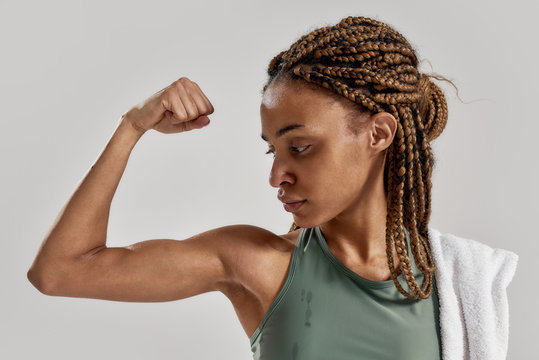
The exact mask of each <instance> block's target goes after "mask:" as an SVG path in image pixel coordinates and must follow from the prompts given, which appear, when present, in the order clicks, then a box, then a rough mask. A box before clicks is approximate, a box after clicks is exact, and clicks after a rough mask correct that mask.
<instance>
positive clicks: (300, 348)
mask: <svg viewBox="0 0 539 360" xmlns="http://www.w3.org/2000/svg"><path fill="white" fill-rule="evenodd" d="M405 233H406V241H407V245H408V254H409V256H410V261H411V265H412V271H413V273H414V275H415V278H416V279H417V282H418V285H419V286H421V284H422V283H423V279H424V275H423V274H422V273H421V272H420V271H419V270H418V269H417V267H416V265H415V262H414V259H413V256H412V255H411V254H412V252H411V249H410V239H409V233H408V231H407V230H406V229H405ZM398 280H399V282H400V284H401V285H402V286H403V288H404V289H405V290H406V291H408V292H410V288H409V287H408V285H407V284H406V281H405V280H404V276H403V274H402V273H401V274H399V275H398ZM433 285H434V288H433V292H432V295H431V296H430V297H429V298H428V299H424V300H421V299H411V298H408V297H406V296H404V295H402V294H401V293H400V292H399V291H398V290H397V288H396V287H395V284H394V283H393V280H387V281H372V280H369V279H365V278H363V277H361V276H359V275H358V274H356V273H355V272H353V271H352V270H350V269H349V268H348V267H346V266H345V265H344V264H343V263H342V262H340V261H339V260H338V259H337V258H336V257H335V256H334V255H333V253H332V252H331V251H330V249H329V247H328V246H327V243H326V240H325V238H324V235H323V233H322V231H321V229H320V227H319V226H317V227H314V228H304V229H302V230H301V233H300V235H299V237H298V240H297V242H296V246H295V248H294V251H293V253H292V256H291V260H290V267H289V270H288V275H287V278H286V280H285V283H284V284H283V286H282V288H281V289H280V291H279V293H278V294H277V296H276V297H275V299H274V300H273V302H272V304H271V305H270V307H269V309H268V311H267V312H266V314H265V315H264V317H263V318H262V320H261V322H260V324H259V325H258V327H257V329H256V330H255V332H254V333H253V335H252V336H251V338H250V344H251V351H252V353H253V359H254V360H288V359H291V360H328V359H331V360H351V359H369V360H382V359H384V360H386V359H387V360H389V359H391V360H394V359H401V360H409V359H410V360H411V359H414V360H416V359H429V360H436V359H441V357H442V355H441V342H440V327H439V309H438V294H437V287H436V281H434V284H433Z"/></svg>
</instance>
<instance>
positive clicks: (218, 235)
mask: <svg viewBox="0 0 539 360" xmlns="http://www.w3.org/2000/svg"><path fill="white" fill-rule="evenodd" d="M210 231H212V232H214V234H213V235H212V237H214V238H215V239H218V241H217V243H218V245H217V246H218V252H219V257H220V258H221V261H222V263H223V264H224V266H225V268H226V269H227V273H228V274H229V276H228V278H229V281H230V283H231V285H232V286H238V285H242V286H244V285H246V284H249V283H251V282H252V281H253V279H251V277H253V276H256V274H257V273H258V271H257V269H259V268H261V267H262V268H271V266H272V263H274V262H275V261H276V258H278V257H282V256H283V255H284V256H286V254H288V253H291V252H292V251H293V249H294V246H295V241H296V239H297V237H298V234H299V232H300V230H296V231H292V232H289V233H284V234H281V235H279V234H276V233H274V232H272V231H270V230H267V229H264V228H262V227H258V226H254V225H247V224H236V225H227V226H223V227H219V228H216V229H213V230H210Z"/></svg>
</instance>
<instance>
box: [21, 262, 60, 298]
mask: <svg viewBox="0 0 539 360" xmlns="http://www.w3.org/2000/svg"><path fill="white" fill-rule="evenodd" d="M26 277H27V278H28V281H30V283H31V284H32V285H33V286H34V287H35V288H36V289H37V290H39V292H41V293H42V294H44V295H54V288H55V286H54V285H53V284H54V281H52V279H51V278H50V277H47V276H44V274H43V272H41V271H38V270H36V269H34V268H33V267H31V268H30V269H29V270H28V272H27V273H26Z"/></svg>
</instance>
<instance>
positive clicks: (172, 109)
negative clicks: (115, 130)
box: [122, 77, 214, 134]
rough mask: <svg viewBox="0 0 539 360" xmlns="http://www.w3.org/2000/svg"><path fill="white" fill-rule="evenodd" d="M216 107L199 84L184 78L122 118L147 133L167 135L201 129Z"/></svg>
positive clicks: (132, 109) (138, 105) (135, 107)
mask: <svg viewBox="0 0 539 360" xmlns="http://www.w3.org/2000/svg"><path fill="white" fill-rule="evenodd" d="M213 110H214V109H213V106H212V104H211V103H210V101H209V100H208V98H207V97H206V95H204V93H203V92H202V90H200V87H199V86H198V84H197V83H195V82H194V81H191V80H189V79H188V78H186V77H181V78H179V79H178V80H176V81H174V82H173V83H172V84H170V85H169V86H167V87H166V88H164V89H162V90H161V91H158V92H156V93H155V94H153V95H152V96H150V97H149V98H148V99H146V100H144V101H143V102H141V103H139V104H137V105H135V106H134V107H133V108H131V109H130V110H129V111H128V112H126V113H125V114H124V115H123V116H122V119H123V120H125V121H127V122H129V123H130V124H131V125H132V126H133V127H134V128H135V129H137V130H138V131H140V132H142V133H144V132H146V131H148V130H150V129H155V130H157V131H159V132H162V133H165V134H171V133H179V132H183V131H189V130H192V129H199V128H201V127H204V126H206V125H208V124H209V123H210V119H209V118H208V116H207V115H209V114H211V113H213Z"/></svg>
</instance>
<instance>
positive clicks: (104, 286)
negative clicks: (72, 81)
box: [28, 78, 398, 337]
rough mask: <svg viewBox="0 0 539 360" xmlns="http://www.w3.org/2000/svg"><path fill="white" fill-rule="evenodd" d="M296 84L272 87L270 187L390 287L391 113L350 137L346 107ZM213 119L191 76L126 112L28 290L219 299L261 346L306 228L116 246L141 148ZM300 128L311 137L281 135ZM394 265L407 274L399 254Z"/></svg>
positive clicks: (230, 231)
mask: <svg viewBox="0 0 539 360" xmlns="http://www.w3.org/2000/svg"><path fill="white" fill-rule="evenodd" d="M297 86H298V85H296V84H292V83H286V82H277V83H274V84H273V85H271V86H270V87H269V88H268V90H267V91H266V93H265V94H264V97H263V99H262V104H261V107H260V112H261V119H262V133H263V134H264V136H265V137H266V139H267V141H268V145H269V148H270V150H273V151H274V152H275V160H274V163H273V167H272V169H271V173H270V178H269V181H270V185H271V186H273V187H275V188H278V189H282V190H284V196H285V197H289V198H293V199H300V200H303V199H306V200H307V201H306V202H305V203H304V204H303V205H302V206H301V207H300V208H299V209H298V211H296V212H294V213H293V217H294V221H295V222H296V224H298V225H300V226H301V227H303V228H305V227H314V226H317V225H320V227H321V229H322V232H323V233H324V236H325V237H326V239H327V242H328V246H329V248H330V249H331V251H332V252H333V253H334V254H335V256H336V257H337V258H338V259H339V260H340V261H341V262H342V263H343V264H344V265H346V266H347V267H349V268H350V269H351V270H352V271H354V272H356V273H357V274H359V275H360V276H363V277H365V278H367V279H370V280H373V281H382V280H389V279H390V278H391V277H390V271H389V268H388V266H387V258H386V255H385V217H386V207H385V204H386V203H385V201H386V200H385V199H386V198H385V196H386V195H385V194H384V189H383V178H382V176H383V165H384V157H385V151H384V150H385V149H387V147H388V146H389V145H390V144H391V141H392V140H393V136H394V133H395V129H396V121H395V119H394V118H393V117H392V116H391V115H390V114H387V113H379V114H376V115H372V116H369V118H368V119H366V120H368V121H369V126H368V127H367V128H366V130H365V131H364V132H363V133H361V134H360V135H359V136H357V137H356V136H353V135H352V134H349V133H348V132H347V131H346V130H345V122H344V120H342V119H343V118H344V116H345V114H347V113H348V110H347V109H346V108H345V107H344V106H342V105H341V104H339V102H336V103H332V104H330V103H329V102H328V97H327V95H326V94H325V93H324V92H323V91H315V90H312V89H309V88H307V87H305V88H303V87H300V88H298V87H297ZM298 90H300V91H298ZM343 100H346V99H343ZM346 101H347V100H346ZM211 113H213V106H212V105H211V103H210V101H209V100H208V99H207V97H206V96H205V94H204V93H203V92H202V90H201V89H200V88H199V87H198V85H197V84H196V83H194V82H192V81H191V80H189V79H187V78H181V79H179V80H177V81H175V82H174V83H172V84H171V85H170V86H168V87H166V88H164V89H162V90H161V91H159V92H157V93H156V94H154V95H153V96H152V97H150V98H148V99H147V100H145V101H144V102H141V103H140V104H138V105H136V106H135V107H133V108H132V109H130V110H129V111H128V112H127V113H125V114H124V115H123V116H122V118H121V120H120V123H119V125H118V128H117V129H116V131H115V132H114V134H113V135H112V137H111V139H110V140H109V142H108V144H107V146H106V147H105V149H104V150H103V152H102V153H101V155H100V156H99V158H98V160H97V161H96V163H95V164H94V165H93V166H92V167H91V169H90V170H89V171H88V173H87V174H86V176H85V177H84V179H83V180H82V182H81V183H80V184H79V186H78V188H77V189H76V191H75V192H74V194H73V195H72V197H71V198H70V199H69V201H68V203H67V204H66V205H65V207H64V208H63V209H62V211H61V213H60V214H59V216H58V218H57V220H56V222H55V223H54V224H53V227H52V228H51V230H50V232H49V234H48V235H47V237H46V238H45V239H44V241H43V243H42V245H41V247H40V249H39V251H38V254H37V256H36V258H35V260H34V262H33V264H32V266H31V268H30V269H29V271H28V279H29V280H30V282H31V283H32V284H33V285H34V286H35V287H36V288H37V289H39V290H40V291H41V292H42V293H44V294H47V295H52V296H69V297H85V298H96V299H106V300H116V301H139V302H156V301H172V300H179V299H184V298H187V297H191V296H194V295H197V294H201V293H204V292H210V291H221V292H222V293H223V294H224V295H226V296H227V297H228V299H229V300H230V301H231V303H232V305H233V306H234V309H235V311H236V313H237V315H238V318H239V320H240V323H241V324H242V326H243V328H244V330H245V332H246V334H247V336H248V337H251V335H252V334H253V333H254V331H255V330H256V327H257V326H258V325H259V323H260V321H261V320H262V318H263V316H264V315H265V313H266V312H267V310H268V309H269V307H270V305H271V303H272V302H273V301H274V299H275V297H276V296H277V294H278V292H279V290H280V289H281V287H282V285H283V284H284V281H285V279H286V276H287V273H288V269H289V265H290V259H291V254H292V251H293V249H294V245H295V243H296V241H297V238H298V235H299V233H300V231H301V229H299V230H296V231H293V232H290V233H285V234H281V235H277V234H274V233H272V232H270V231H268V230H265V229H262V228H259V227H256V226H250V225H230V226H224V227H221V228H216V229H212V230H209V231H206V232H203V233H201V234H197V235H195V236H193V237H191V238H188V239H184V240H173V239H153V240H146V241H142V242H139V243H135V244H133V245H130V246H126V247H108V246H107V245H106V238H107V234H106V230H107V223H108V217H109V210H110V204H111V201H112V198H113V196H114V193H115V191H116V188H117V186H118V183H119V181H120V179H121V176H122V175H123V172H124V170H125V166H126V164H127V161H128V158H129V155H130V153H131V151H132V149H133V148H134V146H135V145H136V143H137V141H138V140H139V139H140V138H141V137H142V136H143V134H144V133H145V132H146V131H148V130H150V129H154V130H156V131H159V132H162V133H178V132H183V131H190V130H193V129H200V128H202V127H204V126H207V125H208V124H209V118H208V116H207V115H209V114H211ZM292 122H293V123H299V124H300V125H303V127H300V128H297V129H294V130H291V131H289V132H287V133H286V134H284V135H282V136H281V137H278V138H277V137H276V136H275V132H276V131H277V130H279V129H281V128H283V127H284V126H287V125H289V124H290V123H292ZM292 146H293V147H295V148H291V147H292ZM300 150H302V151H303V152H302V153H300V152H299V151H300ZM394 261H395V264H396V265H397V266H398V258H397V257H396V251H394Z"/></svg>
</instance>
